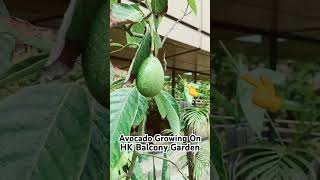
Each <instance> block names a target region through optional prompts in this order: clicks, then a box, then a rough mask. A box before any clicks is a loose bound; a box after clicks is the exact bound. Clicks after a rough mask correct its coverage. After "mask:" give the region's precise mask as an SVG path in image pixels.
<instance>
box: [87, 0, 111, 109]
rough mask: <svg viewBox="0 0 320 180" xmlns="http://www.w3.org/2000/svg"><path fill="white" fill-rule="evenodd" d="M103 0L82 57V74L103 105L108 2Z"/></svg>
mask: <svg viewBox="0 0 320 180" xmlns="http://www.w3.org/2000/svg"><path fill="white" fill-rule="evenodd" d="M107 2H108V1H105V3H103V4H102V5H101V7H100V9H99V11H98V12H97V14H96V17H95V18H94V19H93V22H92V24H91V27H90V33H89V37H88V40H87V43H86V47H85V49H84V53H83V57H82V69H83V74H84V77H85V80H86V83H87V86H88V88H89V91H90V92H91V94H92V95H93V96H94V97H95V99H96V100H97V101H98V102H100V104H102V105H103V106H105V107H107V106H108V104H109V94H108V88H109V85H110V83H109V81H110V80H109V70H110V67H109V63H110V62H109V59H110V57H109V21H110V20H109V13H108V11H109V7H110V6H109V4H108V3H107Z"/></svg>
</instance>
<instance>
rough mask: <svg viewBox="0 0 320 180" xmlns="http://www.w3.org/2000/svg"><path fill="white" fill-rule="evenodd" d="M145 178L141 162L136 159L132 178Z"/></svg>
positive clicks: (137, 179)
mask: <svg viewBox="0 0 320 180" xmlns="http://www.w3.org/2000/svg"><path fill="white" fill-rule="evenodd" d="M140 179H143V172H142V169H141V164H140V162H139V161H136V163H135V164H134V169H133V175H132V180H140Z"/></svg>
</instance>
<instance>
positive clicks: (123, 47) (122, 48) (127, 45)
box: [110, 44, 139, 54]
mask: <svg viewBox="0 0 320 180" xmlns="http://www.w3.org/2000/svg"><path fill="white" fill-rule="evenodd" d="M132 45H134V46H139V44H126V45H124V46H122V47H121V48H119V49H116V50H114V51H111V52H110V54H113V53H116V52H119V51H122V50H124V49H125V48H127V47H129V46H132Z"/></svg>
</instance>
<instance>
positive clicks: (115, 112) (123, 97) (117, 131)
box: [110, 88, 139, 167]
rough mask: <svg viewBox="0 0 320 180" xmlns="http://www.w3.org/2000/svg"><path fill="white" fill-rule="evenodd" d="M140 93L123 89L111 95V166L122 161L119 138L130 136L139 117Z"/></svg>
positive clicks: (130, 89) (131, 89)
mask: <svg viewBox="0 0 320 180" xmlns="http://www.w3.org/2000/svg"><path fill="white" fill-rule="evenodd" d="M138 98H139V93H138V91H137V89H136V88H122V89H118V90H116V91H114V92H112V93H111V95H110V140H111V147H110V149H111V151H110V166H111V167H115V166H116V165H117V163H118V161H119V159H120V156H121V152H120V148H119V142H118V141H119V137H120V135H121V134H123V135H127V136H128V135H129V134H130V130H131V126H132V124H133V122H134V120H135V118H136V116H137V112H138V103H137V102H138V100H139V99H138Z"/></svg>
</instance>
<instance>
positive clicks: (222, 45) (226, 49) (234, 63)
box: [219, 40, 240, 73]
mask: <svg viewBox="0 0 320 180" xmlns="http://www.w3.org/2000/svg"><path fill="white" fill-rule="evenodd" d="M219 44H220V46H221V47H222V49H223V50H224V51H225V53H227V55H228V56H229V58H230V59H231V61H232V66H233V68H235V71H236V72H237V73H239V72H240V69H239V67H238V65H237V63H236V59H235V58H234V57H233V55H232V54H231V52H230V51H229V49H228V48H227V46H226V45H225V44H224V43H223V42H222V41H221V40H219Z"/></svg>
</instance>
